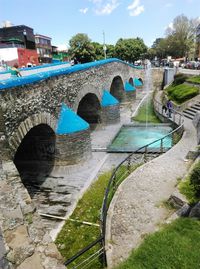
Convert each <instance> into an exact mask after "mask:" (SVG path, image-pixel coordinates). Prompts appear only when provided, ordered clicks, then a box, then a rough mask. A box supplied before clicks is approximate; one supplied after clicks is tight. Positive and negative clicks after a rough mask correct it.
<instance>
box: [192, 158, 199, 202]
mask: <svg viewBox="0 0 200 269" xmlns="http://www.w3.org/2000/svg"><path fill="white" fill-rule="evenodd" d="M190 182H191V184H192V185H193V186H194V190H195V194H196V197H200V162H198V163H197V164H196V165H195V167H194V168H193V170H192V172H191V174H190Z"/></svg>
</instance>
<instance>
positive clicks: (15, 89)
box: [0, 59, 163, 269]
mask: <svg viewBox="0 0 200 269" xmlns="http://www.w3.org/2000/svg"><path fill="white" fill-rule="evenodd" d="M144 72H145V71H144V70H142V69H136V68H134V67H133V66H131V65H129V64H127V63H125V62H122V61H120V60H117V59H108V60H103V61H98V62H94V63H89V64H83V65H77V66H73V67H70V68H66V69H61V70H56V71H52V72H49V73H40V74H37V75H32V76H27V77H22V78H15V79H9V80H6V81H0V201H1V203H0V227H1V230H2V234H3V237H4V242H5V244H6V246H7V255H6V251H5V256H7V257H8V259H9V261H10V262H11V263H12V265H13V266H14V265H15V266H14V267H13V268H18V266H19V268H20V269H21V268H27V264H29V265H30V264H31V266H32V267H33V268H45V269H46V268H49V267H48V266H44V267H40V264H48V263H49V264H53V263H56V261H55V260H57V263H56V264H57V266H55V267H54V268H64V267H63V266H62V265H61V264H62V262H59V259H60V257H59V254H58V253H57V251H56V248H55V246H54V245H52V242H51V239H48V240H47V235H46V234H47V227H46V224H45V223H43V222H42V221H40V222H39V219H40V218H39V216H38V215H37V214H36V212H35V213H34V205H33V203H32V201H31V199H30V196H29V194H28V192H27V190H26V189H25V188H24V186H23V183H24V185H25V186H26V184H25V182H26V179H27V177H28V176H27V174H26V172H27V170H29V172H31V173H32V174H33V175H34V176H35V174H34V173H35V172H37V171H38V170H39V169H40V168H41V167H42V169H43V171H42V173H44V174H45V175H48V174H49V172H50V171H51V169H52V167H53V166H54V164H55V163H56V162H57V163H59V164H72V163H76V162H79V161H80V160H82V159H86V158H87V157H88V156H89V155H90V153H91V143H90V132H91V129H92V128H93V126H94V125H95V124H99V123H103V124H110V123H112V124H113V123H115V122H118V121H119V118H120V111H119V105H120V102H127V101H134V99H135V96H136V94H137V90H139V87H137V86H138V84H137V83H138V80H135V79H136V78H141V79H142V80H144ZM162 80H163V70H159V69H155V70H153V85H154V88H155V87H160V86H161V84H162ZM88 123H89V124H90V127H91V128H89V125H88ZM30 163H31V165H30ZM43 163H45V165H43ZM47 163H48V165H46V164H47ZM14 164H15V165H14ZM29 165H30V166H29ZM24 167H25V169H24ZM16 168H17V170H18V172H19V174H20V177H21V178H19V174H18V173H17V171H16ZM39 176H40V174H39ZM29 180H30V181H31V179H30V178H29ZM33 213H34V214H33ZM30 215H31V216H32V219H33V221H30V220H29V221H28V219H27V216H30ZM37 223H39V226H38V225H37ZM0 237H1V231H0ZM17 238H18V239H17ZM11 239H12V240H11ZM22 239H23V240H22ZM16 242H17V243H16ZM24 246H29V247H28V251H24ZM38 246H40V248H39V247H38ZM0 248H1V241H0ZM18 253H21V255H18ZM49 253H50V254H51V255H50V254H49ZM52 253H53V254H52ZM1 262H2V260H0V265H1ZM3 262H4V261H3ZM47 262H48V263H47ZM58 264H60V265H59V266H60V267H59V266H58Z"/></svg>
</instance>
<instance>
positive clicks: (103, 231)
mask: <svg viewBox="0 0 200 269" xmlns="http://www.w3.org/2000/svg"><path fill="white" fill-rule="evenodd" d="M153 102H154V107H155V108H156V107H157V112H158V113H159V114H160V115H162V116H164V117H165V115H163V111H162V104H161V103H159V102H158V101H157V100H155V99H154V100H153ZM172 113H173V120H174V121H173V122H175V123H176V120H177V117H176V115H178V116H179V119H178V122H179V124H178V123H176V124H177V125H178V127H177V128H176V129H174V130H173V131H171V132H170V133H168V134H167V135H165V136H163V137H162V138H160V139H157V140H155V141H153V142H151V143H149V144H147V145H145V146H142V147H140V148H138V149H137V150H135V151H134V152H131V153H130V154H129V155H128V156H127V157H126V158H125V159H124V160H123V161H122V162H120V164H118V165H117V167H116V168H115V169H114V171H113V173H112V175H111V177H110V179H109V182H108V185H107V188H106V190H105V194H104V199H103V203H102V208H101V214H100V221H101V235H100V237H99V238H97V239H96V240H94V241H93V242H92V243H90V244H89V245H88V246H86V247H85V248H84V249H82V250H81V251H79V252H78V253H76V254H75V255H74V256H73V257H71V258H70V259H68V260H67V261H66V262H65V263H64V264H65V265H69V264H70V263H72V262H73V261H74V260H76V259H77V258H78V257H80V256H81V255H83V254H84V253H85V252H87V251H88V250H89V249H91V248H92V247H94V246H95V245H96V244H99V243H101V245H102V248H101V251H100V252H99V254H98V256H99V257H100V256H101V260H102V262H103V264H104V265H105V266H106V265H107V262H106V249H105V234H106V217H107V212H108V208H109V205H110V202H111V200H110V201H109V199H108V198H109V197H108V196H109V193H110V191H111V187H112V184H113V182H115V177H116V174H117V172H118V171H119V169H120V168H121V167H122V166H123V164H124V163H125V162H126V161H128V165H129V166H130V161H131V157H132V156H133V155H134V154H136V153H139V152H140V151H142V150H144V152H145V153H146V152H147V149H148V147H149V146H151V145H152V144H154V143H157V142H159V141H160V142H161V148H162V145H163V142H162V141H163V140H164V139H165V138H166V137H168V136H170V135H173V133H175V132H177V131H179V130H181V128H182V127H183V123H184V122H183V116H182V114H181V113H180V112H178V111H176V110H174V109H172ZM113 186H115V187H114V191H116V184H115V185H113ZM87 260H88V259H87ZM81 264H82V263H81ZM73 268H78V267H73Z"/></svg>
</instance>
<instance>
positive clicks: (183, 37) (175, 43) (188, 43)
mask: <svg viewBox="0 0 200 269" xmlns="http://www.w3.org/2000/svg"><path fill="white" fill-rule="evenodd" d="M198 24H199V19H197V18H196V19H190V20H189V19H188V18H187V17H186V16H185V15H183V14H182V15H179V16H177V17H176V18H175V19H174V20H173V24H172V26H171V27H168V28H167V30H166V35H167V37H166V43H167V44H168V48H169V53H170V55H171V56H174V57H185V56H186V57H188V56H189V54H190V53H191V52H192V51H193V50H194V47H195V37H196V28H197V26H198ZM193 56H194V52H193Z"/></svg>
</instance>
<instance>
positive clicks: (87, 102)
mask: <svg viewBox="0 0 200 269" xmlns="http://www.w3.org/2000/svg"><path fill="white" fill-rule="evenodd" d="M77 114H78V115H79V116H80V117H81V118H82V119H84V120H85V121H87V122H88V123H89V124H90V125H91V124H92V125H93V124H98V123H99V122H101V104H100V102H99V99H98V97H97V95H96V94H94V93H87V94H86V95H85V96H84V97H83V98H82V99H81V100H80V102H79V105H78V108H77Z"/></svg>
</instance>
